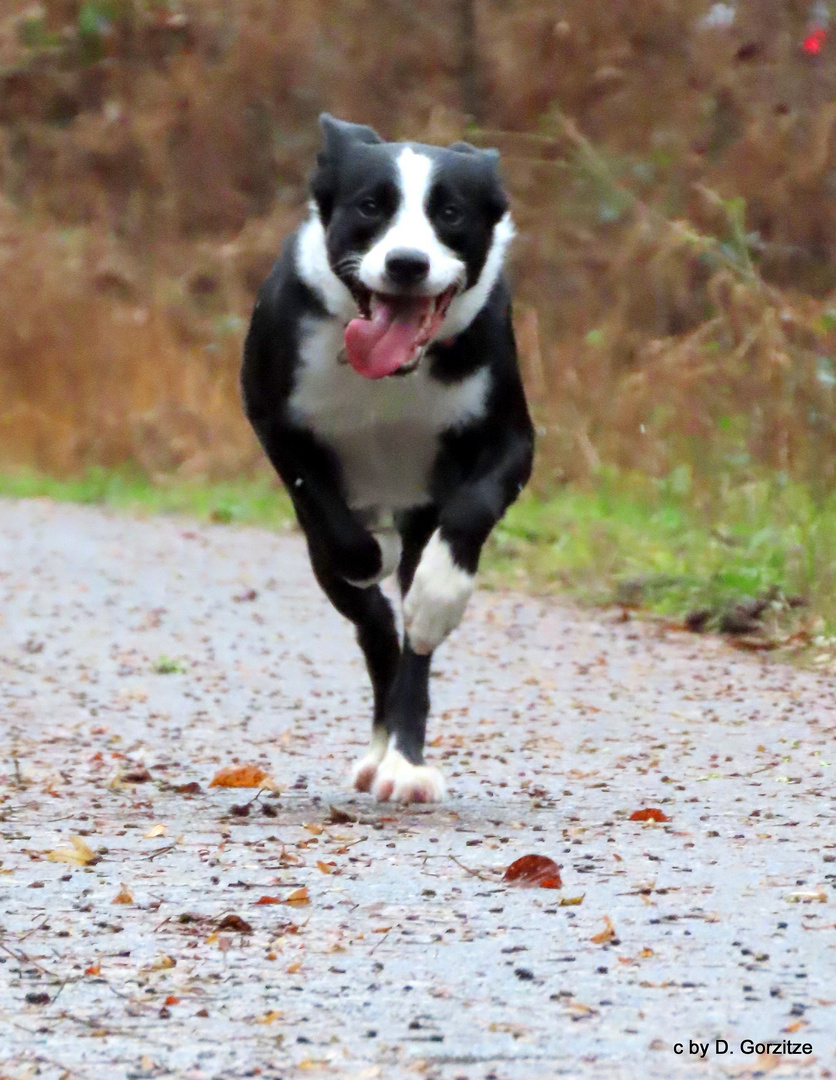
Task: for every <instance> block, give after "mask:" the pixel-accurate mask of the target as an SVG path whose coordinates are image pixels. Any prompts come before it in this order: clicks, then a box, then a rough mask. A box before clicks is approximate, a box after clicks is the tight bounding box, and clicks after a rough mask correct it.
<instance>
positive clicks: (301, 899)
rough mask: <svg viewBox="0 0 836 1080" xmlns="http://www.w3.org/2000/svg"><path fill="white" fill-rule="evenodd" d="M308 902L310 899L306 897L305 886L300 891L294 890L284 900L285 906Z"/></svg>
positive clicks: (306, 890) (306, 889)
mask: <svg viewBox="0 0 836 1080" xmlns="http://www.w3.org/2000/svg"><path fill="white" fill-rule="evenodd" d="M310 902H311V898H310V896H309V895H308V886H307V885H303V886H302V888H301V889H294V890H293V892H292V893H291V894H290V896H288V897H287V898H286V900H285V903H286V904H309V903H310Z"/></svg>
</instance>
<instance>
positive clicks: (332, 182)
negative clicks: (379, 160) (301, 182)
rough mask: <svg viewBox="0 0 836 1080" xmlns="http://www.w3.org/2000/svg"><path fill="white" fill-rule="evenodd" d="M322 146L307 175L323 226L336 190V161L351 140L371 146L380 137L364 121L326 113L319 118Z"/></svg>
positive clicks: (329, 216)
mask: <svg viewBox="0 0 836 1080" xmlns="http://www.w3.org/2000/svg"><path fill="white" fill-rule="evenodd" d="M319 123H320V126H321V127H322V134H323V136H324V138H325V145H324V146H323V148H322V150H320V152H319V153H318V154H317V156H316V170H315V172H314V174H313V176H312V177H311V194H312V195H313V197H314V200H315V202H316V205H317V207H318V208H319V216H320V217H321V218H322V223H323V225H325V226H326V228H327V226H328V222H329V220H330V218H331V213H332V211H333V209H334V199H335V197H336V193H337V175H338V173H337V163H338V162H339V159H340V157H341V156H342V154H343V153H344V152H345V150H346V149H347V147H349V146H350V145H351V144H352V143H365V144H366V145H367V146H374V145H375V144H376V143H381V142H383V140H382V139H381V137H380V136H379V135H378V133H377V132H376V131H374V130H373V129H372V128H370V127H366V125H365V124H350V123H349V122H348V121H347V120H337V119H335V118H334V117H333V116H331V114H330V113H323V114H322V115H321V116H320V118H319Z"/></svg>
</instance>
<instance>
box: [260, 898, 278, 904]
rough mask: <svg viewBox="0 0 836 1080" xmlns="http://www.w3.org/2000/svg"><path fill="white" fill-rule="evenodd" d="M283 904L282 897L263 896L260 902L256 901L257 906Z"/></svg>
mask: <svg viewBox="0 0 836 1080" xmlns="http://www.w3.org/2000/svg"><path fill="white" fill-rule="evenodd" d="M281 902H282V900H281V897H280V896H262V897H261V898H260V899H259V900H256V904H280V903H281Z"/></svg>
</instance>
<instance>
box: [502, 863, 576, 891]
mask: <svg viewBox="0 0 836 1080" xmlns="http://www.w3.org/2000/svg"><path fill="white" fill-rule="evenodd" d="M502 880H503V881H508V882H510V883H511V884H513V885H522V886H524V887H527V888H539V889H559V888H561V886H562V885H563V882H562V881H561V879H560V867H559V866H558V864H557V863H556V862H555V861H554V860H553V859H549V858H546V856H545V855H523V856H522V858H519V859H517V860H516V861H515V862H512V863H511V865H510V866H509V867H508V868H507V869H506V871H505V873H504V875H503V878H502Z"/></svg>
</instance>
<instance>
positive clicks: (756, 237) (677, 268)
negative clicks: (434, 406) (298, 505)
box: [0, 0, 836, 614]
mask: <svg viewBox="0 0 836 1080" xmlns="http://www.w3.org/2000/svg"><path fill="white" fill-rule="evenodd" d="M834 91H836V40H831V37H830V26H829V12H828V10H827V7H826V5H824V4H822V3H821V2H816V3H810V2H808V0H740V2H738V3H736V4H731V3H730V4H711V3H709V2H707V0H629V2H628V0H609V2H608V3H606V4H591V3H589V2H588V0H553V2H538V0H422V2H421V3H408V2H406V0H328V2H325V0H282V3H280V4H276V3H273V2H271V0H199V2H198V0H194V2H188V0H182V2H180V0H88V2H80V0H43V2H42V3H41V4H39V5H36V6H25V5H24V4H23V3H22V2H19V0H0V281H2V289H0V467H3V468H5V469H6V470H7V471H8V470H9V469H12V468H14V467H20V466H25V467H28V468H34V469H36V470H39V471H40V472H42V473H48V474H51V475H56V476H73V475H78V474H80V473H83V472H84V471H85V470H87V469H89V468H90V467H91V466H98V467H106V468H112V467H119V466H124V465H126V464H130V465H131V466H132V467H134V468H138V469H139V470H140V472H141V473H143V474H144V475H145V476H147V477H151V478H158V479H160V478H171V477H174V478H176V480H177V481H178V482H181V481H190V480H194V479H196V478H209V479H212V480H216V481H217V480H229V479H230V478H235V477H241V476H252V475H254V474H256V473H258V471H259V470H260V469H261V468H262V467H263V462H262V459H261V457H260V454H259V451H258V449H257V447H256V446H255V444H254V441H253V439H252V437H251V435H250V433H249V431H248V430H247V428H246V426H245V424H244V422H243V421H242V418H241V415H240V409H239V402H238V392H237V368H238V362H239V355H240V346H241V342H242V338H243V334H244V331H245V328H246V320H247V317H248V314H249V309H250V306H251V304H252V299H253V295H254V291H255V289H256V288H257V285H258V284H259V282H260V280H261V279H262V277H263V276H264V275H265V273H266V271H267V269H268V267H269V265H270V262H271V261H272V259H273V258H274V256H275V253H276V251H277V248H278V246H279V243H280V240H281V238H282V237H283V236H284V235H285V234H286V233H287V232H288V231H289V230H290V229H291V228H293V227H294V225H295V224H296V222H297V221H298V220H299V217H300V215H301V213H302V212H303V208H304V202H305V197H306V193H305V185H306V177H307V174H308V171H309V168H310V164H311V160H312V156H313V154H314V152H315V149H316V146H317V143H318V138H319V136H318V130H317V125H316V116H317V114H318V113H319V112H320V111H321V110H322V109H328V110H330V111H332V112H334V113H336V114H338V115H341V116H343V117H346V118H350V119H355V120H362V121H364V122H367V123H371V124H372V125H374V126H376V127H377V128H378V129H379V130H380V131H381V132H382V133H383V134H385V135H386V136H388V137H390V138H409V139H416V140H421V141H428V142H438V141H441V142H443V141H448V140H449V141H452V140H453V139H455V138H459V137H462V136H465V137H466V138H468V139H470V140H471V141H473V142H477V143H480V144H483V145H494V146H497V147H499V149H500V150H501V151H502V154H503V169H504V174H505V177H506V180H507V183H508V186H509V188H510V190H511V193H512V197H513V203H514V210H515V216H516V219H517V222H518V225H519V229H520V237H519V240H518V242H517V245H516V253H515V262H514V268H513V273H514V277H515V279H516V295H517V297H518V302H517V309H516V319H517V327H518V335H519V341H520V345H521V353H522V362H523V368H524V373H525V378H526V383H527V387H528V392H529V396H530V398H531V401H532V403H533V406H534V409H535V412H536V414H537V422H538V426H539V430H540V453H539V462H538V469H537V477H536V482H535V491H536V492H537V493H538V495H539V496H541V497H545V496H549V497H554V495H555V492H558V493H560V492H563V495H562V496H560V498H562V500H563V502H562V503H560V504H559V505H562V506H564V507H566V506H569V505H571V507H572V512H571V513H566V514H564V515H563V516H562V517H561V516H560V514H558V516H557V517H554V515H552V517H549V514H548V513H546V511H541V510H540V509H538V507H537V506H536V505H535V504H534V503H530V504H529V505H528V507H527V508H523V509H522V510H521V511H520V513H518V514H517V515H516V517H514V518H512V519H511V520H510V522H509V525H508V527H507V528H506V531H505V533H504V534H502V535H501V536H500V537H499V538H498V540H497V548H496V550H497V552H498V554H501V551H503V550H504V551H506V552H510V553H516V555H519V550H518V549H519V545H520V544H522V545H523V546H524V545H525V543H526V542H527V539H528V540H530V539H531V538H533V537H536V538H538V539H539V541H540V549H539V550H540V554H539V555H538V557H537V560H535V561H536V562H537V565H538V566H539V567H540V570H539V571H538V573H540V575H541V577H551V578H555V579H556V580H561V572H562V571H561V566H564V567H565V566H568V565H569V564H570V563H571V564H572V565H573V566H574V563H572V560H571V559H569V556H568V555H567V550H568V547H571V543H569V541H566V540H565V539H564V538H565V537H566V536H567V535H570V536H571V535H581V533H582V534H583V536H584V537H586V539H583V538H582V540H579V541H578V543H579V544H580V545H581V546H582V547H583V548H584V550H585V552H586V555H587V556H588V555H589V553H590V552H591V551H595V550H597V548H596V543H595V542H594V538H591V537H590V536H589V535H588V533H584V532H583V526H582V525H580V524H578V523H579V522H580V521H581V520H582V519H583V513H581V512H580V511H579V509H578V505H577V503H573V502H572V501H571V500H572V499H578V498H587V496H588V498H590V499H592V500H593V501H592V502H589V501H588V502H587V503H585V504H584V505H586V506H587V507H588V508H589V507H591V506H593V505H594V506H597V507H598V509H597V510H595V512H594V514H593V516H595V517H596V519H597V518H600V519H601V520H602V521H604V520H605V521H607V522H610V524H611V523H612V521H613V514H615V517H616V518H617V519H619V520H621V519H622V518H623V517H624V515H626V516H627V517H629V516H630V514H631V513H633V512H634V511H633V510H630V511H628V510H627V509H626V507H628V506H629V507H633V508H635V507H639V508H644V509H641V510H640V516H641V515H643V516H641V525H640V526H637V528H636V529H634V530H633V532H632V533H629V537H628V534H623V531H620V526H619V528H616V529H615V532H614V533H613V532H611V533H610V534H607V535H610V539H611V540H612V545H611V546H610V547H609V548H608V550H609V551H610V555H609V556H607V558H603V557H599V556H596V557H595V559H593V562H594V563H595V565H596V566H597V567H598V570H599V571H600V572H601V573H602V574H603V575H604V577H605V578H606V579H607V580H608V581H609V580H610V579H612V580H615V579H616V578H618V579H619V580H620V579H621V578H623V577H624V575H625V574H627V572H628V570H630V568H631V567H632V566H633V563H635V562H636V561H637V559H638V562H639V563H641V565H640V566H638V567H637V569H638V570H640V571H641V573H644V574H645V575H648V574H649V575H650V576H651V577H653V575H654V574H657V571H658V573H661V574H662V576H663V577H664V575H665V574H668V575H670V574H671V573H673V571H672V570H671V569H670V567H668V568H667V569H665V568H664V567H663V568H661V569H660V568H659V567H657V566H656V563H657V562H658V561H659V559H661V560H662V561H663V562H664V561H665V559H667V558H668V556H670V555H671V553H672V552H673V553H674V554H675V547H676V544H675V543H674V541H673V540H672V536H674V535H675V536H676V537H679V539H680V540H681V538H682V536H683V535H684V533H685V532H687V531H688V528H690V527H691V526H688V527H687V528H686V524H685V522H686V519H687V521H689V522H691V523H692V524H693V528H694V529H696V530H697V532H696V533H695V534H694V535H699V536H705V537H710V536H714V537H715V542H713V543H714V547H712V544H710V543H708V541H706V542H705V543H703V542H702V541H699V542H698V543H695V544H692V545H691V546H692V548H693V551H694V555H695V558H696V557H697V556H699V560H700V567H701V569H700V570H699V573H698V575H697V576H698V577H699V579H700V581H702V582H703V584H704V583H705V582H706V581H711V582H714V583H715V584H716V582H717V581H718V580H719V579H718V578H717V573H718V572H719V571H720V570H721V569H722V567H723V566H725V565H727V564H729V562H730V561H731V562H735V563H741V561H743V562H745V561H746V560H747V559H749V560H751V562H752V565H753V566H757V567H758V568H759V572H758V574H756V575H755V577H756V579H757V580H754V579H753V581H752V582H751V583H750V585H751V588H748V590H746V589H743V586H742V585H740V583H739V582H738V584H737V585H735V588H736V589H738V591H741V590H742V591H743V592H746V591H748V592H752V591H754V592H755V593H758V594H760V592H762V591H763V590H764V589H767V590H768V589H769V588H770V587H771V588H772V589H773V593H774V590H775V589H776V588H777V589H779V590H783V591H782V593H781V595H785V596H790V595H791V594H792V593H793V592H794V591H796V590H801V591H802V592H804V593H805V594H808V595H809V594H810V593H814V594H816V593H818V594H819V595H818V596H817V599H816V603H817V605H818V608H819V609H820V610H822V611H823V612H824V613H825V614H828V612H829V610H830V609H829V608H828V607H827V603H825V601H824V600H823V599H822V597H823V595H824V591H825V589H826V587H827V585H828V584H830V583H832V578H833V576H834V570H833V567H834V565H836V554H834V553H833V552H831V550H830V546H829V544H830V542H829V539H828V537H829V530H827V529H825V528H823V527H822V528H820V529H818V532H817V538H816V539H815V541H813V540H812V539H811V535H812V533H811V530H812V531H813V532H816V530H817V528H818V526H817V523H819V522H821V521H823V520H825V519H826V518H827V514H828V513H829V512H830V511H828V509H827V507H828V506H830V497H831V494H832V493H833V491H834V488H836V402H835V401H834V394H835V393H836V389H834V388H836V366H834V357H836V259H834V254H836V93H835V92H834ZM567 485H568V487H567ZM584 492H586V493H587V495H584V494H583V493H584ZM602 492H604V493H607V492H608V493H609V494H608V495H606V497H605V498H604V502H603V503H602V502H601V498H602ZM616 492H617V493H618V495H617V498H616V495H615V493H616ZM613 499H615V502H613ZM625 500H626V501H625ZM557 505H558V503H555V502H554V501H552V502H550V503H549V506H550V507H551V508H552V510H553V509H554V507H555V506H557ZM619 507H620V508H621V509H618V508H619ZM671 507H673V508H674V510H675V514H678V515H679V517H678V518H677V520H678V521H680V523H681V526H682V528H681V529H680V530H679V531H677V530H674V533H673V534H669V533H666V532H665V530H664V529H662V530H661V532H659V531H658V530H655V527H654V526H652V525H651V524H649V522H650V521H651V520H652V519H653V517H654V515H656V514H657V513H658V512H663V511H664V512H667V510H671ZM666 508H667V510H666ZM547 510H548V508H547ZM674 510H671V512H674ZM549 512H551V511H549ZM636 512H639V511H636ZM590 513H592V510H590ZM544 514H545V517H544ZM682 515H684V517H683V516H682ZM827 520H829V519H827ZM805 523H806V524H805ZM599 524H600V522H599ZM814 527H815V528H814ZM601 528H604V532H605V533H606V531H607V529H609V528H610V525H605V526H601ZM764 528H769V529H772V530H773V532H772V534H771V535H772V536H773V540H771V541H770V540H769V539H768V538H767V539H764V535H765V534H764V533H763V529H764ZM573 530H575V533H574V534H573ZM577 530H580V533H578V531H577ZM787 530H790V532H791V535H790V532H788V531H787ZM799 530H800V531H799ZM628 532H629V530H628ZM616 534H617V536H616ZM802 534H803V535H802ZM717 536H720V537H725V540H723V539H720V540H717V539H716V537H717ZM755 536H758V537H760V539H759V540H758V544H759V545H760V547H759V548H758V549H757V550H754V549H750V546H749V541H750V539H751V538H752V537H755ZM614 537H615V538H614ZM619 537H620V538H621V539H619ZM641 537H644V538H652V537H657V540H655V541H653V543H654V544H655V545H656V547H655V548H654V550H655V551H656V555H658V556H659V558H656V557H655V556H654V557H653V558H649V559H646V560H645V561H644V562H642V560H641V558H640V557H638V556H637V552H639V551H641V550H642V544H641V543H640V539H641ZM741 538H744V539H741ZM543 541H545V543H544V542H543ZM648 542H650V541H649V540H648ZM677 542H679V541H677ZM561 544H562V545H563V548H562V549H560V545H561ZM741 544H742V545H743V546H742V549H741ZM515 545H516V546H515ZM555 545H557V546H555ZM567 545H568V547H567ZM811 545H812V546H811ZM604 546H606V545H604ZM645 546H646V545H645ZM599 547H600V545H599ZM687 547H688V544H685V548H687ZM685 548H683V550H685ZM714 548H716V553H717V555H716V559H715V558H714V556H711V557H710V558H708V563H709V564H710V565H708V564H705V565H704V563H705V558H707V557H708V556H707V554H706V553H707V552H708V551H709V549H711V550H714ZM561 550H562V551H563V554H562V555H561ZM544 551H546V552H547V555H546V556H545V557H544V556H543V552H544ZM758 552H760V554H759V553H758ZM764 552H766V553H767V554H768V557H769V558H770V559H772V562H771V563H770V566H771V567H772V569H771V570H770V572H769V573H767V574H765V576H764V574H762V573H760V570H763V569H764V558H765V557H766V556H765V555H764ZM781 553H783V554H781ZM544 558H545V563H543V559H544ZM561 559H562V560H563V562H561ZM631 559H632V563H631V561H630V560H631ZM567 560H568V561H567ZM712 560H713V561H712ZM576 561H577V560H576ZM581 561H582V559H581ZM715 563H716V565H715ZM628 564H629V565H628ZM778 564H780V566H779V565H778ZM690 565H691V564H690V563H689V566H690ZM634 568H636V567H634ZM692 569H693V567H692ZM686 570H687V567H686ZM567 572H568V571H567ZM572 573H573V574H575V571H572ZM683 573H685V577H686V578H688V574H689V573H690V571H688V572H687V573H686V572H685V571H684V570H683V568H682V567H681V566H680V567H679V569H678V570H677V571H676V573H674V577H676V576H677V574H678V575H679V576H680V578H681V576H682V574H683ZM706 575H707V576H706ZM576 578H577V574H575V578H573V580H576ZM648 580H650V578H648ZM654 580H655V578H654ZM694 580H696V579H694ZM700 588H702V586H700ZM663 591H664V590H663ZM674 591H675V590H674ZM651 594H652V595H651ZM653 595H655V594H653V590H652V589H650V590H649V591H648V590H645V599H647V598H648V597H650V598H651V599H652V596H653ZM666 595H669V594H666ZM829 595H830V594H829V593H828V596H829ZM688 602H689V603H690V602H691V601H690V600H689V601H688ZM683 603H684V601H683ZM828 603H829V601H828ZM825 609H826V610H825Z"/></svg>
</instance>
